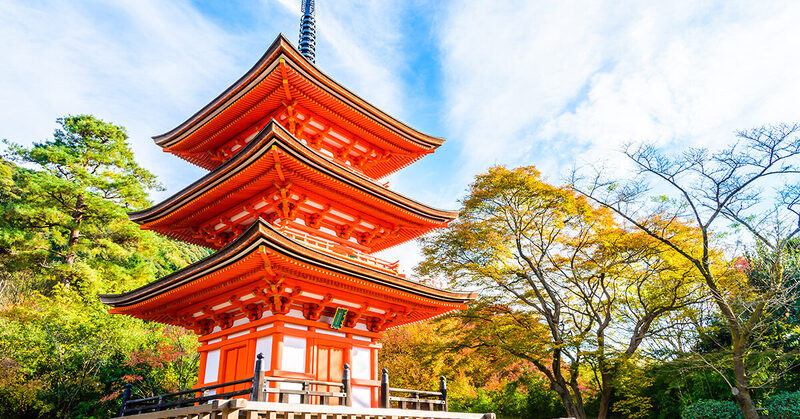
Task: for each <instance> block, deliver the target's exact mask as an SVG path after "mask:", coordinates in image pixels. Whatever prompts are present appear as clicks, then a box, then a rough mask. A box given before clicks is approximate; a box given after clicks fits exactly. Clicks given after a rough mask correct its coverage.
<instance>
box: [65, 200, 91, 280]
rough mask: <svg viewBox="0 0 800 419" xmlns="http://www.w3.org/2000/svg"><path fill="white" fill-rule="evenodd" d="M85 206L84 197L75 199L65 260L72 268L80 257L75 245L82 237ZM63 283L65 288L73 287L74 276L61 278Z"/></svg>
mask: <svg viewBox="0 0 800 419" xmlns="http://www.w3.org/2000/svg"><path fill="white" fill-rule="evenodd" d="M84 207H85V204H84V201H83V195H78V197H77V198H76V199H75V211H73V212H72V222H73V228H72V231H70V232H69V239H68V240H67V249H68V250H67V255H66V257H65V258H64V263H66V264H67V266H68V267H70V268H72V265H73V264H75V258H76V257H77V256H78V255H77V253H76V252H75V245H76V244H77V243H78V239H79V238H80V237H81V231H80V226H81V222H82V221H83V212H84V210H85V208H84ZM61 283H62V284H64V286H65V287H67V288H69V287H70V286H71V285H72V274H66V275H64V277H62V278H61Z"/></svg>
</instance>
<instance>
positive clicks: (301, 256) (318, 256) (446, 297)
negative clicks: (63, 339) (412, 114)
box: [99, 219, 477, 308]
mask: <svg viewBox="0 0 800 419" xmlns="http://www.w3.org/2000/svg"><path fill="white" fill-rule="evenodd" d="M262 247H264V248H266V249H268V250H271V251H275V252H278V253H280V254H281V255H285V256H288V257H290V258H292V259H294V260H297V261H299V262H302V263H305V264H308V265H311V266H314V267H317V268H320V269H324V270H326V271H329V272H334V273H338V274H342V275H346V276H348V277H350V278H354V279H358V280H363V281H367V282H369V283H371V284H374V285H377V286H383V287H389V288H392V289H395V290H399V291H402V292H404V293H408V294H412V295H415V296H418V297H422V298H425V299H429V300H433V301H438V302H441V303H446V304H466V303H468V302H469V301H472V300H474V299H475V298H476V297H477V293H473V292H454V291H446V290H441V289H438V288H433V287H429V286H427V285H424V284H420V283H417V282H414V281H410V280H408V279H405V278H403V277H400V276H395V275H391V274H388V273H385V272H382V271H380V270H377V269H372V268H369V267H366V266H363V265H360V264H356V263H354V262H351V261H349V260H347V259H344V258H340V257H336V256H333V255H329V254H327V253H323V252H320V251H318V250H316V249H313V248H310V247H308V246H305V245H304V244H303V243H301V242H298V241H295V240H293V239H290V238H288V237H286V236H284V235H282V234H281V233H280V232H279V231H277V230H275V229H274V228H273V227H272V226H270V225H269V223H267V222H266V221H264V220H263V219H258V220H257V221H256V222H255V223H253V225H251V226H250V227H249V228H248V229H247V230H246V231H245V232H244V233H242V234H241V235H240V236H239V237H237V238H236V239H235V240H233V241H232V242H231V243H229V244H228V245H226V246H225V247H223V248H222V249H220V250H219V251H218V252H216V253H214V254H213V255H211V256H208V257H206V258H205V259H202V260H200V261H199V262H196V263H194V264H192V265H189V266H187V267H185V268H183V269H181V270H178V271H176V272H174V273H172V274H170V275H167V276H165V277H163V278H161V279H159V280H157V281H154V282H151V283H150V284H147V285H145V286H143V287H140V288H137V289H135V290H132V291H129V292H126V293H122V294H100V295H99V298H100V302H102V303H103V304H106V305H109V306H111V307H114V308H120V307H129V306H133V305H136V304H140V303H143V302H146V301H148V300H150V299H152V298H156V297H158V296H160V295H163V294H165V293H169V292H170V291H173V290H175V289H177V288H179V287H182V286H184V285H188V284H191V283H193V282H195V281H201V280H202V279H203V277H205V276H207V275H210V274H212V273H214V272H216V271H218V270H220V269H225V268H226V267H228V266H230V265H232V264H234V263H236V262H237V261H239V260H241V259H243V258H245V257H247V256H248V255H250V254H252V253H253V252H256V251H259V249H260V248H262Z"/></svg>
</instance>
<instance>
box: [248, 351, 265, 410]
mask: <svg viewBox="0 0 800 419" xmlns="http://www.w3.org/2000/svg"><path fill="white" fill-rule="evenodd" d="M263 359H264V354H262V353H260V352H259V353H258V356H256V367H255V370H254V371H253V391H252V392H251V393H250V400H253V401H257V402H263V401H265V400H266V398H265V395H266V393H264V371H263V369H262V367H261V362H262V360H263Z"/></svg>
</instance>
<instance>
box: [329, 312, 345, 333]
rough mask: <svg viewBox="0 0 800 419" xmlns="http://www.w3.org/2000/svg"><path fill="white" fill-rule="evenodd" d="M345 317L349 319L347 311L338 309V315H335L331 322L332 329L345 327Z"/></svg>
mask: <svg viewBox="0 0 800 419" xmlns="http://www.w3.org/2000/svg"><path fill="white" fill-rule="evenodd" d="M345 317H347V309H346V308H341V307H338V308H336V313H335V314H334V315H333V320H331V329H335V330H339V329H341V328H342V326H343V325H344V319H345Z"/></svg>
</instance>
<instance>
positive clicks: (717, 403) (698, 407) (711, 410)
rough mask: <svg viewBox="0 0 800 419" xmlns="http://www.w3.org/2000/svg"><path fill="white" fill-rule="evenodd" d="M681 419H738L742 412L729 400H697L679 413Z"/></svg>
mask: <svg viewBox="0 0 800 419" xmlns="http://www.w3.org/2000/svg"><path fill="white" fill-rule="evenodd" d="M681 418H682V419H740V418H743V416H742V412H741V411H739V407H738V406H737V405H736V403H734V402H732V401H729V400H699V401H697V402H696V403H695V404H693V405H691V406H689V407H687V408H686V409H684V410H683V412H681Z"/></svg>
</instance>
